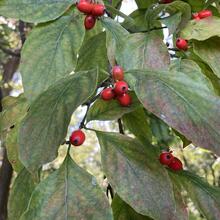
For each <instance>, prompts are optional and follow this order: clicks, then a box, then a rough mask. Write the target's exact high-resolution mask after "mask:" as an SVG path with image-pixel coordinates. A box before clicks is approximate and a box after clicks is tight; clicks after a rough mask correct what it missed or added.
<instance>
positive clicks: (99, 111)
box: [87, 93, 140, 122]
mask: <svg viewBox="0 0 220 220" xmlns="http://www.w3.org/2000/svg"><path fill="white" fill-rule="evenodd" d="M131 96H132V104H131V106H129V107H122V106H121V105H120V104H119V103H118V101H117V100H111V101H108V102H106V101H104V100H102V99H98V100H96V101H95V103H94V104H93V105H92V107H91V108H90V109H89V112H88V116H87V121H88V122H89V121H92V120H100V121H111V120H116V119H119V118H121V116H122V115H124V114H125V113H128V112H132V111H134V110H136V109H137V108H139V107H140V102H139V101H138V99H137V97H136V96H135V94H134V93H131Z"/></svg>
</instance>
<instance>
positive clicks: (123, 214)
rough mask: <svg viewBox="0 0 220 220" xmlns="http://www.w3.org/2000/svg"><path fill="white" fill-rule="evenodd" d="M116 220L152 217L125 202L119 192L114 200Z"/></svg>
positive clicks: (142, 219)
mask: <svg viewBox="0 0 220 220" xmlns="http://www.w3.org/2000/svg"><path fill="white" fill-rule="evenodd" d="M111 206H112V211H113V215H114V220H151V219H152V218H150V217H147V216H144V215H141V214H139V213H137V212H136V211H135V210H134V209H133V208H132V207H131V206H129V205H128V204H127V203H125V202H124V201H123V200H122V199H121V198H120V197H119V196H118V195H117V194H116V195H115V196H114V199H113V201H112V205H111Z"/></svg>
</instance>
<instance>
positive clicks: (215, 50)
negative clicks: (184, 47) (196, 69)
mask: <svg viewBox="0 0 220 220" xmlns="http://www.w3.org/2000/svg"><path fill="white" fill-rule="evenodd" d="M193 51H194V53H195V54H196V55H197V56H199V57H200V58H201V59H202V60H203V62H204V63H206V64H208V65H209V66H210V68H211V69H212V70H213V72H214V73H215V75H216V76H218V78H220V67H219V60H220V38H219V37H213V38H210V39H208V40H206V41H202V42H201V41H194V42H193Z"/></svg>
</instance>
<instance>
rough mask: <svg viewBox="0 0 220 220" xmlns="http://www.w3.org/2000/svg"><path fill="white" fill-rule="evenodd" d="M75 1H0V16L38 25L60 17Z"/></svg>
mask: <svg viewBox="0 0 220 220" xmlns="http://www.w3.org/2000/svg"><path fill="white" fill-rule="evenodd" d="M74 3H76V0H62V1H57V0H43V1H39V0H1V1H0V14H1V15H3V16H6V17H10V18H16V19H21V20H23V21H26V22H32V23H40V22H46V21H50V20H54V19H56V18H58V17H59V16H61V15H62V14H63V13H64V12H65V11H66V10H67V9H68V8H69V7H70V6H71V5H72V4H74Z"/></svg>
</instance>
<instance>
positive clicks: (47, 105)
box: [19, 69, 98, 173]
mask: <svg viewBox="0 0 220 220" xmlns="http://www.w3.org/2000/svg"><path fill="white" fill-rule="evenodd" d="M97 77H98V74H97V70H94V69H93V70H90V71H84V72H77V73H75V74H73V75H70V76H68V77H66V78H64V79H61V80H59V81H58V82H57V83H55V84H54V85H52V86H51V87H49V88H48V90H46V91H45V92H43V93H42V94H41V95H39V96H38V98H37V99H36V100H35V101H34V102H33V103H32V104H31V106H30V110H29V112H28V114H27V116H26V117H25V118H24V120H23V121H22V124H21V128H20V131H19V155H20V159H21V161H22V163H23V164H24V165H25V167H26V168H27V169H28V170H30V171H31V172H32V173H33V172H34V171H37V169H38V168H39V167H41V166H42V165H43V164H45V163H47V162H49V161H52V160H53V159H54V158H55V157H56V154H57V148H58V147H59V145H60V144H62V143H63V141H64V138H65V136H66V133H67V127H68V125H69V122H70V118H71V115H72V113H73V112H74V111H75V110H76V108H77V107H78V106H79V105H81V104H82V103H83V102H85V101H86V100H87V99H88V97H89V96H90V95H91V94H92V93H93V92H94V91H95V89H96V84H97ZM85 88H86V89H85Z"/></svg>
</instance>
